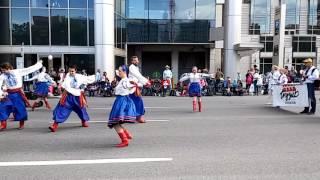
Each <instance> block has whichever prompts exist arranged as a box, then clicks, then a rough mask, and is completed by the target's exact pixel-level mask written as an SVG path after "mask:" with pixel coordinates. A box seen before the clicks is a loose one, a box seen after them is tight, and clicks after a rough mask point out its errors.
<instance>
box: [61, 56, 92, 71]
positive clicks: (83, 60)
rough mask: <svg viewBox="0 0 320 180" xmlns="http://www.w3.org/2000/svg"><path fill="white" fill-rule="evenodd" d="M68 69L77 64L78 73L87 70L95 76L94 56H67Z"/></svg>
mask: <svg viewBox="0 0 320 180" xmlns="http://www.w3.org/2000/svg"><path fill="white" fill-rule="evenodd" d="M64 59H65V66H66V68H68V67H70V66H72V65H74V64H76V65H77V68H78V71H81V70H83V69H85V70H86V71H87V73H88V74H94V73H95V72H94V67H95V60H94V55H93V54H65V55H64Z"/></svg>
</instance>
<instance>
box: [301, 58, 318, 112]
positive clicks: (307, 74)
mask: <svg viewBox="0 0 320 180" xmlns="http://www.w3.org/2000/svg"><path fill="white" fill-rule="evenodd" d="M303 63H304V65H305V70H304V73H303V76H302V81H303V83H304V84H307V88H308V97H309V101H310V105H309V106H308V107H305V108H304V110H303V111H302V112H301V114H310V115H312V114H314V113H315V112H316V97H315V92H314V88H315V87H314V81H315V80H317V79H319V71H318V69H317V68H316V67H315V66H313V61H312V59H311V58H308V59H305V60H304V61H303ZM310 106H311V109H310Z"/></svg>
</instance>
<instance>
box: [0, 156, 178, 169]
mask: <svg viewBox="0 0 320 180" xmlns="http://www.w3.org/2000/svg"><path fill="white" fill-rule="evenodd" d="M172 160H173V159H172V158H127V159H94V160H59V161H21V162H0V167H15V166H57V165H81V164H111V163H144V162H165V161H172Z"/></svg>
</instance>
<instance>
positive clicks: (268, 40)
mask: <svg viewBox="0 0 320 180" xmlns="http://www.w3.org/2000/svg"><path fill="white" fill-rule="evenodd" d="M260 43H262V44H263V45H264V48H263V49H261V50H260V52H273V37H272V36H261V37H260Z"/></svg>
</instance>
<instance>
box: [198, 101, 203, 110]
mask: <svg viewBox="0 0 320 180" xmlns="http://www.w3.org/2000/svg"><path fill="white" fill-rule="evenodd" d="M198 105H199V112H202V102H201V101H199V102H198Z"/></svg>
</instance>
